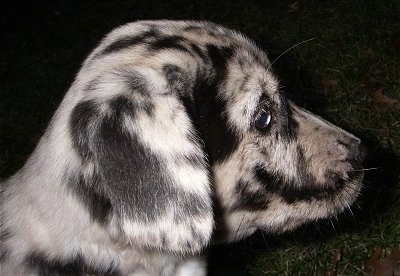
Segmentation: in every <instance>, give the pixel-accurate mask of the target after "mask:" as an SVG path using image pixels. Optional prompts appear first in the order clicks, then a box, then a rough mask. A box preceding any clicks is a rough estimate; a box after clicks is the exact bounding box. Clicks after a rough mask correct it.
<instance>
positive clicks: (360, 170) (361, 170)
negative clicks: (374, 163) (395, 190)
mask: <svg viewBox="0 0 400 276" xmlns="http://www.w3.org/2000/svg"><path fill="white" fill-rule="evenodd" d="M380 169H381V168H379V167H377V168H366V169H365V168H363V169H359V170H350V171H352V172H363V171H373V170H380Z"/></svg>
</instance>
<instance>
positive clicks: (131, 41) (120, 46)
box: [98, 30, 160, 56]
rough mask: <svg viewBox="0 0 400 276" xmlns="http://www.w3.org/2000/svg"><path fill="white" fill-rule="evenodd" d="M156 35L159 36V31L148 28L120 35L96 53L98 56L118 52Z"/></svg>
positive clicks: (154, 37) (155, 37)
mask: <svg viewBox="0 0 400 276" xmlns="http://www.w3.org/2000/svg"><path fill="white" fill-rule="evenodd" d="M158 37H160V33H159V32H158V31H156V30H149V31H146V32H144V33H141V34H138V35H135V36H126V37H122V38H120V39H118V40H116V41H114V42H112V43H111V44H110V45H108V46H107V47H106V48H105V49H104V50H103V51H102V52H101V53H99V54H98V56H102V55H107V54H110V53H114V52H119V51H122V50H124V49H127V48H129V47H132V46H135V45H138V44H141V43H143V42H146V40H148V39H150V38H153V39H157V38H158Z"/></svg>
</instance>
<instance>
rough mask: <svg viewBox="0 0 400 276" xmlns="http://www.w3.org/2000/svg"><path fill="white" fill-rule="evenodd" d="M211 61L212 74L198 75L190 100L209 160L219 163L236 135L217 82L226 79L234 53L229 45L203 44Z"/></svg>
mask: <svg viewBox="0 0 400 276" xmlns="http://www.w3.org/2000/svg"><path fill="white" fill-rule="evenodd" d="M207 53H208V56H209V59H210V60H211V61H212V64H213V71H214V75H213V76H203V75H202V74H201V73H199V74H198V76H197V80H196V83H195V86H194V89H193V90H194V99H195V107H194V109H195V110H196V113H197V114H195V116H196V117H197V122H198V126H199V129H200V132H201V134H202V137H203V139H204V140H205V142H206V149H207V152H208V154H209V156H210V161H211V163H214V162H221V161H223V160H225V159H226V158H227V157H229V156H230V155H231V154H232V152H233V151H234V150H235V149H236V148H237V146H238V144H239V141H240V137H239V135H238V133H236V132H235V131H234V130H233V129H232V128H231V127H229V123H228V117H227V116H228V114H227V112H226V110H227V107H226V102H225V101H224V100H223V99H222V98H221V97H218V89H219V85H221V84H222V83H223V82H224V81H225V79H226V78H227V63H228V61H229V59H230V58H231V57H232V55H233V53H234V49H232V48H229V47H221V48H219V47H217V46H215V45H211V44H210V45H207Z"/></svg>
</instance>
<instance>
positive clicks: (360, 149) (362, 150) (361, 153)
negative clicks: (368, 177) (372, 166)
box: [354, 142, 367, 164]
mask: <svg viewBox="0 0 400 276" xmlns="http://www.w3.org/2000/svg"><path fill="white" fill-rule="evenodd" d="M366 157H367V147H366V146H365V144H363V143H361V142H360V143H358V144H357V146H355V154H354V160H355V161H356V162H357V163H358V164H362V163H363V162H364V161H365V158H366Z"/></svg>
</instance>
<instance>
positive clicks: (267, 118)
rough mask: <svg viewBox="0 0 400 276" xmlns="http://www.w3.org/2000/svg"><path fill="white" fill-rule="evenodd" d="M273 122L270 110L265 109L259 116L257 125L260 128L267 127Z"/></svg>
mask: <svg viewBox="0 0 400 276" xmlns="http://www.w3.org/2000/svg"><path fill="white" fill-rule="evenodd" d="M270 122H271V115H270V114H269V112H268V111H265V110H263V111H262V112H261V114H260V115H259V116H258V118H257V120H256V123H255V126H256V128H258V129H263V128H266V127H267V126H268V125H269V123H270Z"/></svg>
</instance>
